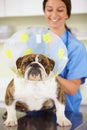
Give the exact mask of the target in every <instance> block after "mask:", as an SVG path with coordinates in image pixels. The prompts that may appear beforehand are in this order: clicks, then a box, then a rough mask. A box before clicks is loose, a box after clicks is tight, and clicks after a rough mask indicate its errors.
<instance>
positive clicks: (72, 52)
mask: <svg viewBox="0 0 87 130" xmlns="http://www.w3.org/2000/svg"><path fill="white" fill-rule="evenodd" d="M61 39H62V40H63V42H64V43H65V44H66V47H67V49H68V58H69V60H68V63H67V65H66V67H65V69H64V70H63V71H62V73H61V74H60V76H61V77H63V78H66V79H68V80H74V79H78V78H81V79H82V84H83V83H84V82H85V78H86V77H87V52H86V49H85V47H84V45H83V43H81V42H80V41H79V40H77V39H76V38H75V37H74V36H73V35H72V33H70V32H68V30H66V31H65V32H64V34H63V35H62V36H61ZM81 100H82V96H81V93H80V90H78V91H77V93H76V94H75V95H74V96H70V95H69V94H66V108H65V110H66V111H72V112H78V111H79V108H80V103H81Z"/></svg>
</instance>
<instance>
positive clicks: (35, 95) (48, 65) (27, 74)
mask: <svg viewBox="0 0 87 130" xmlns="http://www.w3.org/2000/svg"><path fill="white" fill-rule="evenodd" d="M16 66H17V70H18V71H20V72H21V74H22V77H21V76H18V75H17V76H15V77H14V78H13V79H12V80H11V81H10V83H9V84H8V86H7V89H6V94H5V105H6V110H7V118H6V120H5V122H4V124H5V125H6V126H16V125H17V124H18V122H17V116H16V109H19V108H21V110H22V111H24V112H28V111H39V110H42V109H43V110H44V109H50V108H52V107H53V106H54V105H55V108H56V117H57V124H59V125H60V126H70V125H71V122H70V121H69V120H68V119H67V117H66V116H65V113H64V112H65V96H64V92H63V90H62V89H61V87H60V85H59V84H58V82H57V80H56V77H55V76H53V68H54V66H55V62H54V61H53V60H52V59H50V58H48V57H46V56H44V55H42V54H29V55H26V56H23V57H20V58H18V59H17V61H16Z"/></svg>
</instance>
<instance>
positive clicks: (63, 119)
mask: <svg viewBox="0 0 87 130" xmlns="http://www.w3.org/2000/svg"><path fill="white" fill-rule="evenodd" d="M57 123H58V125H59V126H71V125H72V123H71V121H70V120H68V119H67V118H66V117H65V116H58V118H57Z"/></svg>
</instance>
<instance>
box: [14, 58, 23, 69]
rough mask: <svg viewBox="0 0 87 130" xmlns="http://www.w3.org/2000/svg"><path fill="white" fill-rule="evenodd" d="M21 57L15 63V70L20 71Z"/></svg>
mask: <svg viewBox="0 0 87 130" xmlns="http://www.w3.org/2000/svg"><path fill="white" fill-rule="evenodd" d="M22 59H23V58H22V57H19V58H18V59H17V61H16V66H17V69H20V67H21V63H22Z"/></svg>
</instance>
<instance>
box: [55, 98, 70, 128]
mask: <svg viewBox="0 0 87 130" xmlns="http://www.w3.org/2000/svg"><path fill="white" fill-rule="evenodd" d="M55 106H56V117H57V124H59V125H60V126H70V125H72V123H71V122H70V121H69V120H68V119H67V117H66V116H65V113H64V112H65V105H64V104H62V103H61V102H59V101H58V100H57V99H56V100H55Z"/></svg>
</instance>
